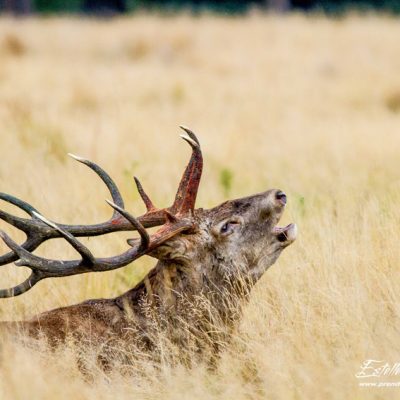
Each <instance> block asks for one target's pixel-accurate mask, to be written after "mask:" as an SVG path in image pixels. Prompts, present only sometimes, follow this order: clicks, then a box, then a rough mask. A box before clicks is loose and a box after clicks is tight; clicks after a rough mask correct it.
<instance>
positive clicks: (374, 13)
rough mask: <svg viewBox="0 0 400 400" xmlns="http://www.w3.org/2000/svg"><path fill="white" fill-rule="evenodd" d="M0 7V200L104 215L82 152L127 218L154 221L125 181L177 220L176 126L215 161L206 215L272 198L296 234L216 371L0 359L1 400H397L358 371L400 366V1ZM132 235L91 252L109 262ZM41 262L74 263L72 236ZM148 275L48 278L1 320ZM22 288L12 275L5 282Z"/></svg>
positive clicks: (181, 148)
mask: <svg viewBox="0 0 400 400" xmlns="http://www.w3.org/2000/svg"><path fill="white" fill-rule="evenodd" d="M0 9H1V10H2V11H3V12H2V13H1V14H0V190H1V191H2V192H5V193H10V194H12V195H14V196H17V197H19V198H22V199H24V200H26V201H28V202H29V203H31V204H32V205H33V206H35V207H36V208H37V209H38V210H39V211H40V212H41V213H42V214H44V215H45V216H46V217H47V218H49V219H50V220H53V221H56V222H59V223H69V224H89V223H90V224H92V223H98V222H101V221H105V220H107V219H108V218H109V216H110V215H111V210H110V207H109V206H108V205H107V204H106V203H105V201H104V199H105V198H109V193H108V192H107V190H106V189H105V187H104V185H103V184H102V182H101V181H100V180H99V179H98V178H97V177H96V176H95V174H93V172H92V171H90V170H89V169H88V168H87V167H85V166H84V165H81V164H78V163H76V162H75V161H74V160H72V159H70V158H69V157H68V156H67V153H68V152H71V153H74V154H77V155H80V156H83V157H86V158H89V159H91V160H93V161H94V162H96V163H98V164H99V165H101V166H102V167H103V168H104V169H105V170H106V171H107V172H108V173H109V174H110V175H111V176H112V177H113V178H114V180H115V181H116V183H117V184H118V186H119V187H120V189H121V192H122V194H123V196H124V198H125V201H126V202H125V204H126V207H127V209H128V210H129V211H130V212H131V213H132V214H134V215H141V214H142V213H144V212H145V209H144V205H143V204H142V201H141V199H140V197H139V195H138V194H137V192H136V190H135V188H134V183H133V175H135V176H138V177H139V178H140V180H141V182H142V183H143V185H144V187H145V189H146V191H147V192H148V193H149V195H150V196H151V198H152V199H153V201H154V203H155V204H156V205H157V206H159V207H166V206H169V205H170V204H171V202H172V200H173V198H174V195H175V191H176V189H177V185H178V182H179V179H180V176H181V174H182V172H183V170H184V167H185V165H186V162H187V160H188V158H189V155H190V151H189V148H188V146H187V145H185V143H183V141H182V140H180V138H179V134H180V133H181V132H180V131H179V129H178V126H179V125H180V124H183V125H186V126H188V127H190V128H191V129H193V131H194V132H196V134H197V135H198V137H199V139H200V141H201V145H202V149H203V154H204V160H205V161H204V172H203V177H202V182H201V184H200V189H199V195H198V201H197V205H198V207H204V208H209V207H213V206H215V205H217V204H219V203H221V202H223V201H225V200H227V199H229V198H238V197H243V196H247V195H251V194H254V193H258V192H261V191H264V190H267V189H270V188H279V189H282V190H284V191H285V192H286V194H287V195H288V205H287V208H286V211H285V213H284V216H283V218H282V221H281V224H282V225H284V224H287V223H289V222H296V223H297V224H298V227H299V237H298V239H297V241H296V242H295V243H294V244H293V245H292V246H290V247H289V248H288V249H287V250H285V252H284V253H283V254H282V255H281V257H280V259H279V260H278V262H277V263H276V264H275V265H274V266H273V267H272V268H271V269H270V270H269V271H268V272H267V273H266V274H265V276H264V277H263V279H261V280H260V282H259V283H258V285H257V287H256V289H255V290H254V292H253V294H252V296H251V302H250V304H249V306H248V307H246V310H245V313H244V320H243V323H242V325H241V326H240V329H239V330H238V332H237V334H236V335H237V336H236V337H235V341H234V343H233V344H232V345H231V346H229V348H227V350H226V352H224V353H223V354H222V355H221V364H220V368H219V369H218V370H210V369H209V368H207V367H205V366H194V367H193V369H191V370H186V369H184V368H183V367H182V368H179V366H177V367H176V368H175V367H174V366H168V365H163V366H162V368H157V369H156V370H154V369H151V370H149V371H151V373H149V372H148V371H146V370H143V371H142V373H141V374H140V375H138V376H137V377H136V378H137V379H136V380H133V379H131V377H130V376H128V375H126V376H125V375H121V376H119V377H116V376H114V377H113V381H112V384H110V382H111V381H110V380H109V378H108V377H104V376H102V375H101V373H100V372H99V376H100V378H99V379H98V380H96V381H95V382H94V383H95V384H89V383H88V382H87V381H85V380H84V379H83V378H82V376H81V374H80V373H79V370H78V369H77V367H76V363H74V362H72V361H71V358H68V357H70V356H71V355H70V356H68V357H67V356H66V355H65V354H64V355H62V354H59V353H57V358H56V359H55V357H54V358H53V359H52V361H51V362H50V361H49V359H50V358H51V354H48V353H46V352H43V353H40V354H39V355H38V354H34V352H33V350H32V352H27V351H26V349H24V348H19V347H18V346H16V347H17V348H15V347H13V348H11V349H9V350H7V348H6V349H5V350H4V348H3V347H2V349H1V350H2V351H1V354H0V361H1V362H0V398H1V399H2V400H3V399H6V400H8V399H12V400H16V399H17V400H19V399H21V400H25V399H28V398H29V399H40V400H43V399H46V400H47V399H49V400H50V399H51V400H53V399H59V400H60V399H65V400H67V399H68V400H69V399H71V398H74V399H75V398H76V399H85V400H86V399H93V400H94V399H96V400H99V399H107V400H108V399H110V400H111V399H115V398H118V399H125V398H126V399H132V398H135V399H136V398H137V399H142V398H146V399H157V400H159V399H160V398H162V399H176V398H182V393H184V398H185V399H221V400H222V399H224V400H225V399H247V400H248V399H260V400H261V399H265V398H273V399H284V400H289V399H303V398H309V399H312V398H321V399H330V398H332V399H346V398H348V399H350V398H351V399H382V398H385V399H391V398H393V399H394V398H399V388H398V387H397V388H396V387H395V388H392V389H384V388H380V389H375V391H374V390H373V389H365V388H361V389H360V388H359V386H358V381H357V379H356V378H355V376H354V375H355V373H356V372H357V371H358V370H359V368H360V365H361V363H362V362H363V361H364V360H366V359H369V358H371V359H376V360H387V361H388V362H393V363H394V362H399V360H400V280H399V276H400V262H399V260H400V246H399V243H398V239H399V237H400V228H399V227H400V207H399V204H400V172H399V171H400V169H399V160H400V73H399V71H400V44H399V43H400V41H399V38H400V23H399V16H398V15H397V13H398V12H399V11H400V0H398V1H396V0H384V1H373V0H365V1H355V0H353V1H345V0H342V1H328V0H315V1H312V0H293V1H289V0H271V1H268V2H266V1H248V2H247V1H233V0H232V1H228V0H225V1H213V2H212V1H150V0H149V1H146V0H142V1H135V0H115V1H112V0H97V1H96V0H81V1H79V0H71V1H68V2H67V1H61V0H55V1H51V0H32V1H28V0H15V1H12V0H0ZM0 207H1V209H2V210H6V211H9V212H12V213H15V214H18V215H21V216H24V214H23V213H21V212H20V210H16V209H15V207H14V208H13V207H12V206H10V205H9V204H5V203H4V202H1V204H0ZM0 229H3V230H5V231H7V233H9V234H10V235H11V236H12V237H13V238H14V239H15V240H17V241H19V242H22V241H23V240H24V235H23V234H22V233H21V232H18V231H17V230H15V229H12V228H10V227H9V226H8V225H7V224H6V223H4V221H0ZM132 235H133V234H132V233H117V234H113V235H108V236H104V237H100V238H91V239H87V240H85V244H87V245H88V247H89V248H90V249H91V250H92V251H93V253H94V254H95V255H96V256H110V255H115V254H118V253H121V252H123V251H125V250H126V248H127V244H126V241H125V239H126V238H127V237H132ZM7 251H8V249H7V247H6V246H5V245H4V243H2V242H0V254H3V253H5V252H7ZM36 254H38V255H43V256H46V257H48V258H56V259H62V258H65V259H67V258H76V254H75V252H74V251H73V250H71V247H70V246H68V245H67V244H66V243H65V241H62V240H52V241H49V242H47V243H46V244H45V245H44V246H42V247H40V248H39V249H38V250H37V252H36ZM154 264H155V260H153V259H151V258H149V257H148V258H141V259H140V260H138V261H137V262H134V263H133V264H132V265H129V266H127V267H126V268H123V269H119V270H115V271H110V272H108V273H101V274H100V273H97V274H84V275H80V276H74V277H67V278H62V279H61V278H60V279H48V280H45V281H43V282H40V283H39V284H38V285H36V286H35V287H34V288H32V290H30V291H29V292H27V293H26V294H24V295H23V296H19V297H17V298H12V299H2V300H0V320H18V319H22V318H29V317H31V316H32V315H34V314H36V313H38V312H43V311H46V310H49V309H51V308H55V307H60V306H66V305H71V304H74V303H77V302H80V301H83V300H86V299H89V298H99V297H113V296H117V295H119V294H121V293H123V292H124V291H126V290H128V289H129V288H132V287H133V286H134V285H135V284H136V283H137V282H138V280H139V279H141V277H142V276H143V275H144V273H145V272H146V271H148V270H149V268H151V267H153V266H154ZM27 275H28V271H26V269H24V268H17V267H16V266H15V265H9V266H2V267H1V268H0V286H1V287H2V288H3V287H9V286H12V285H16V284H17V283H19V282H21V281H22V280H23V279H24V278H25V277H26V276H27ZM3 350H4V351H3ZM64 356H65V357H66V358H65V357H64ZM1 357H4V359H1ZM49 357H50V358H49ZM9 360H13V362H10V361H9ZM49 376H51V377H52V378H53V379H49ZM21 377H23V379H24V384H21V382H22V378H21ZM60 382H68V384H67V385H60ZM116 382H117V383H116ZM118 382H119V383H118Z"/></svg>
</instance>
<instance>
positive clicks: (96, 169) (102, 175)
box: [68, 153, 125, 217]
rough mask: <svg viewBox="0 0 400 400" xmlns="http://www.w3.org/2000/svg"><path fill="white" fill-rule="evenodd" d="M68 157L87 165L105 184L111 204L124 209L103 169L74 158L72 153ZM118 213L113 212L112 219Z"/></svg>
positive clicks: (118, 195) (116, 190) (118, 192)
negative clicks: (109, 194) (111, 200)
mask: <svg viewBox="0 0 400 400" xmlns="http://www.w3.org/2000/svg"><path fill="white" fill-rule="evenodd" d="M68 155H69V156H70V157H72V158H73V159H74V160H76V161H78V162H80V163H82V164H85V165H87V166H88V167H89V168H90V169H92V170H93V171H94V172H96V174H97V175H98V176H99V177H100V179H101V180H102V181H103V182H104V183H105V185H106V186H107V188H108V190H109V191H110V193H111V198H112V199H113V202H114V203H115V204H117V205H118V206H119V207H121V208H124V207H125V206H124V200H123V198H122V196H121V193H120V191H119V189H118V187H117V185H116V184H115V182H114V181H113V180H112V179H111V177H110V175H108V174H107V172H106V171H104V169H103V168H100V167H99V166H98V165H97V164H95V163H94V162H92V161H89V160H87V159H86V158H83V157H79V156H76V155H74V154H72V153H68ZM117 216H118V212H117V211H114V215H113V217H117Z"/></svg>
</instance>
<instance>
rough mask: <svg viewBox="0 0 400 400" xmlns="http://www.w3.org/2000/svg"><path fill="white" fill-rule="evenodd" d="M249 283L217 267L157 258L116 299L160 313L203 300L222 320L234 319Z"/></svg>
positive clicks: (135, 309)
mask: <svg viewBox="0 0 400 400" xmlns="http://www.w3.org/2000/svg"><path fill="white" fill-rule="evenodd" d="M252 286H253V283H252V282H249V281H246V280H244V279H239V278H237V277H232V276H226V275H224V273H223V272H221V271H220V270H219V269H218V268H207V269H205V268H203V266H201V265H190V266H186V265H182V264H179V263H174V262H165V261H159V262H158V264H157V265H156V267H155V268H154V270H153V271H151V272H150V274H149V275H147V276H146V277H145V278H144V279H143V280H142V281H141V282H140V283H139V284H138V285H136V286H135V287H134V288H133V289H131V290H129V291H128V292H126V293H124V294H123V295H121V296H120V297H118V298H117V299H116V301H117V303H118V304H120V305H121V306H122V307H124V308H127V307H129V310H130V311H133V312H134V314H142V313H143V311H142V310H141V308H142V307H143V305H144V304H145V305H146V307H148V306H149V305H150V306H152V307H154V309H156V310H157V311H158V312H159V313H162V314H163V315H165V314H166V313H167V314H169V312H171V313H173V314H174V315H176V314H177V312H178V313H180V312H184V310H187V309H188V308H190V305H193V304H197V305H198V304H199V302H200V303H201V302H202V301H205V302H208V306H211V308H212V309H213V311H214V312H216V313H217V314H219V316H220V317H222V318H223V319H224V320H229V321H234V320H235V319H237V317H238V316H240V311H241V306H242V304H243V301H246V299H247V297H248V294H249V292H250V289H251V287H252ZM203 304H204V303H203ZM180 316H182V315H180Z"/></svg>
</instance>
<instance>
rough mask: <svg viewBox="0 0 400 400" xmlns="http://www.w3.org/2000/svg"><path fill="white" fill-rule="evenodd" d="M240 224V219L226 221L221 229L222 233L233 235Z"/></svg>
mask: <svg viewBox="0 0 400 400" xmlns="http://www.w3.org/2000/svg"><path fill="white" fill-rule="evenodd" d="M239 226H240V221H239V220H233V221H228V222H225V223H224V224H223V225H222V226H221V229H220V233H221V235H224V236H227V235H231V234H232V233H233V232H235V230H236V229H237V228H238V227H239Z"/></svg>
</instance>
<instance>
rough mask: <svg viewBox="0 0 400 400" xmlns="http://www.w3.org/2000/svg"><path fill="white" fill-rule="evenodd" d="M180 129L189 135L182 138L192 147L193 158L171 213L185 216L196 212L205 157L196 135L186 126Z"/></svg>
mask: <svg viewBox="0 0 400 400" xmlns="http://www.w3.org/2000/svg"><path fill="white" fill-rule="evenodd" d="M180 128H181V129H183V130H184V131H185V132H186V133H187V135H188V136H186V135H181V138H182V139H183V140H185V141H186V142H187V143H189V145H190V146H191V148H192V156H191V158H190V161H189V163H188V165H187V167H186V169H185V172H184V173H183V176H182V179H181V181H180V183H179V187H178V191H177V193H176V196H175V201H174V204H173V205H172V207H171V211H173V213H177V214H180V215H185V214H187V213H189V212H193V210H194V206H195V203H196V197H197V191H198V188H199V184H200V179H201V174H202V171H203V156H202V154H201V149H200V142H199V140H198V139H197V137H196V135H195V134H194V133H193V132H192V131H191V130H190V129H188V128H186V127H184V126H180Z"/></svg>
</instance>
